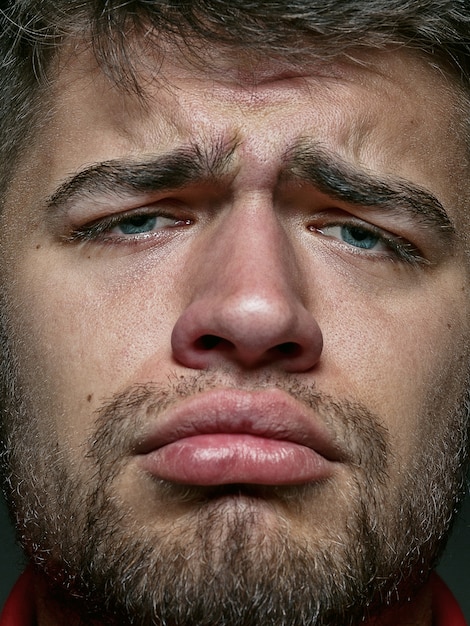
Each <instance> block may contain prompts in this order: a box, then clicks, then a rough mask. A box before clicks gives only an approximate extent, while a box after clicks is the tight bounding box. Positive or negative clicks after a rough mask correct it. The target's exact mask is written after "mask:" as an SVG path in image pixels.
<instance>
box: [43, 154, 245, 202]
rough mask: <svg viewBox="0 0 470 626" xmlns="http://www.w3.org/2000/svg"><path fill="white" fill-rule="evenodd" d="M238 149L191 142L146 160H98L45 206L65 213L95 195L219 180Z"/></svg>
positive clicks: (58, 190) (64, 186)
mask: <svg viewBox="0 0 470 626" xmlns="http://www.w3.org/2000/svg"><path fill="white" fill-rule="evenodd" d="M234 149H235V147H234V145H223V144H215V145H213V146H212V147H211V149H210V151H206V150H203V149H201V147H200V146H198V145H191V146H189V147H183V148H177V149H175V150H172V151H171V152H167V153H164V154H162V155H157V156H155V157H151V158H148V159H145V160H134V159H111V160H109V161H103V162H101V163H95V164H92V165H90V166H88V167H85V168H84V169H83V170H81V171H79V172H78V173H76V174H74V175H72V176H70V178H68V179H67V180H65V181H64V182H63V183H62V184H60V185H59V187H58V188H57V189H56V190H55V191H54V192H53V193H52V194H51V195H50V196H49V197H48V198H47V199H46V201H45V205H46V208H47V210H48V212H50V213H61V212H64V211H67V210H68V209H69V208H70V207H71V206H72V205H73V204H74V203H75V202H77V201H79V200H82V199H92V198H93V197H94V196H99V195H109V194H112V195H113V196H114V197H119V196H123V197H125V196H126V195H129V194H132V193H141V194H144V193H152V192H158V191H166V190H177V189H181V188H183V187H185V186H187V185H189V184H191V183H195V182H202V181H207V180H215V179H217V178H220V177H221V176H223V175H224V174H226V172H227V169H228V165H229V163H230V160H231V156H232V154H233V152H234Z"/></svg>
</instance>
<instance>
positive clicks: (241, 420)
mask: <svg viewBox="0 0 470 626" xmlns="http://www.w3.org/2000/svg"><path fill="white" fill-rule="evenodd" d="M219 433H220V434H222V433H227V434H248V435H252V436H257V437H264V438H268V439H274V440H279V441H289V442H292V443H296V444H298V445H302V446H306V447H308V448H311V449H312V450H314V451H315V452H317V453H318V454H320V455H321V456H323V457H324V458H326V459H327V460H330V461H342V460H344V459H345V456H346V455H345V453H344V450H341V448H340V447H339V446H338V443H337V441H336V438H335V436H334V433H333V432H331V429H330V428H329V427H327V426H326V425H325V424H323V423H322V422H321V420H320V419H319V418H318V415H316V412H315V411H314V410H313V409H310V408H309V407H307V406H305V405H304V404H303V403H301V402H299V401H297V400H295V399H294V398H293V397H292V396H290V395H289V394H287V393H285V392H283V391H281V390H279V389H265V390H260V391H244V390H237V389H215V390H210V391H205V392H201V393H199V394H197V395H194V396H191V397H190V398H187V399H184V400H181V401H180V402H178V403H177V404H175V405H173V406H172V407H170V408H169V409H167V410H165V411H163V413H161V414H160V415H159V416H158V418H157V419H156V420H155V422H154V423H153V424H151V425H150V426H149V429H148V432H147V433H146V434H145V435H144V436H143V437H142V438H141V439H140V442H139V444H138V445H137V447H136V450H135V452H136V453H137V454H147V453H149V452H152V451H154V450H157V449H158V448H161V447H163V446H166V445H168V444H170V443H173V442H175V441H178V440H180V439H184V438H187V437H194V436H197V435H204V434H219Z"/></svg>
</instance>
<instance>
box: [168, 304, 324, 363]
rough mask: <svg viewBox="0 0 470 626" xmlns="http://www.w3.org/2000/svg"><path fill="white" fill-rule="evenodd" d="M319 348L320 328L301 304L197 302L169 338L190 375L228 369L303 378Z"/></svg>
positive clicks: (318, 353)
mask: <svg viewBox="0 0 470 626" xmlns="http://www.w3.org/2000/svg"><path fill="white" fill-rule="evenodd" d="M322 347H323V338H322V334H321V331H320V328H319V326H318V324H317V323H316V321H315V319H314V318H313V316H312V315H311V314H310V313H309V312H308V311H307V310H306V309H305V308H304V307H303V306H302V305H301V303H299V302H286V303H280V301H276V300H265V299H263V298H254V299H251V301H250V302H249V303H247V302H246V301H237V299H236V298H234V299H232V301H231V299H230V298H228V299H212V301H209V302H208V301H207V300H205V299H203V298H202V299H199V300H196V301H194V302H192V303H191V305H190V306H189V307H188V308H187V309H186V310H185V311H184V313H183V314H182V315H181V317H180V318H179V319H178V321H177V323H176V324H175V327H174V329H173V333H172V350H173V355H174V358H175V359H176V360H177V361H178V362H179V363H181V364H182V365H185V366H186V367H190V368H194V369H209V368H213V367H215V366H220V365H227V364H228V363H232V364H236V365H238V366H239V367H243V368H247V369H255V368H259V367H264V366H277V367H280V368H282V369H284V370H285V371H289V372H304V371H307V370H309V369H311V368H312V367H313V366H314V365H315V364H316V363H317V361H318V359H319V357H320V354H321V351H322Z"/></svg>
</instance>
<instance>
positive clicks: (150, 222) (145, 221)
mask: <svg viewBox="0 0 470 626" xmlns="http://www.w3.org/2000/svg"><path fill="white" fill-rule="evenodd" d="M156 223H157V217H156V216H155V215H135V216H133V217H129V218H127V219H125V220H122V221H121V222H119V224H118V228H119V230H120V231H121V232H122V234H123V235H141V234H142V233H149V232H151V231H152V230H153V229H154V228H155V224H156Z"/></svg>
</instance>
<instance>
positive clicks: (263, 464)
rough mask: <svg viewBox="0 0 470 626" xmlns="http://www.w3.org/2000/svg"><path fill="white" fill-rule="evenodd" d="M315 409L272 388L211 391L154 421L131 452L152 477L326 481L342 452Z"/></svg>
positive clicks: (201, 482) (213, 481)
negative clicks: (134, 451) (250, 390)
mask: <svg viewBox="0 0 470 626" xmlns="http://www.w3.org/2000/svg"><path fill="white" fill-rule="evenodd" d="M333 441H334V438H333V436H332V434H331V433H330V432H329V430H328V429H327V428H326V427H325V426H324V425H323V424H321V423H320V422H319V420H318V418H317V417H316V416H315V412H314V411H313V410H310V409H308V408H307V407H305V406H304V405H303V404H301V403H299V402H297V401H296V400H294V399H293V398H292V397H291V396H289V395H288V394H286V393H284V392H282V391H280V390H277V389H273V390H262V391H255V392H246V391H241V390H227V389H224V390H212V391H207V392H204V393H201V394H199V395H197V396H193V397H191V398H189V399H187V400H183V401H181V402H180V403H178V404H177V405H176V406H175V407H173V408H171V409H169V410H168V411H166V412H164V413H163V414H162V415H160V416H159V417H158V420H157V421H156V423H155V424H154V425H153V428H152V430H151V432H150V433H149V434H148V436H146V437H145V438H144V440H143V442H142V443H141V444H140V445H139V446H138V448H137V450H136V453H137V455H138V457H139V464H140V466H141V468H142V469H143V470H144V471H146V472H148V473H150V474H151V475H152V476H154V477H155V478H157V479H161V480H166V481H170V482H174V483H179V484H187V485H197V486H214V485H224V484H233V483H242V484H259V485H301V484H305V483H309V482H319V481H323V480H326V479H327V478H329V477H330V476H331V475H332V474H333V472H334V470H335V467H336V464H337V463H338V462H341V461H342V460H343V459H342V455H341V452H340V451H339V450H338V448H337V447H336V446H335V445H334V443H333Z"/></svg>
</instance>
